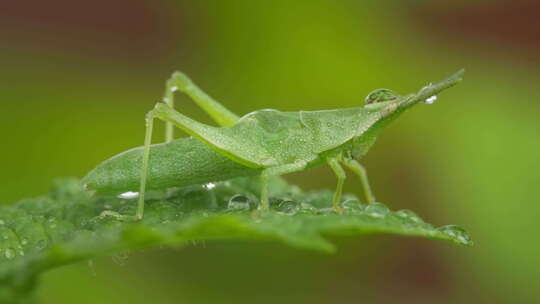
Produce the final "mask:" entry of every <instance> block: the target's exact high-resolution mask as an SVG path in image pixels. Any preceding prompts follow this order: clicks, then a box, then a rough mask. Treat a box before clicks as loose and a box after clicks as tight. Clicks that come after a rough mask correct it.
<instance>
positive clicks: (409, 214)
mask: <svg viewBox="0 0 540 304" xmlns="http://www.w3.org/2000/svg"><path fill="white" fill-rule="evenodd" d="M396 215H397V216H399V217H400V218H402V219H404V220H408V221H411V222H414V223H422V222H423V221H422V219H421V218H420V217H419V216H418V215H416V213H414V212H413V211H411V210H407V209H403V210H399V211H397V212H396Z"/></svg>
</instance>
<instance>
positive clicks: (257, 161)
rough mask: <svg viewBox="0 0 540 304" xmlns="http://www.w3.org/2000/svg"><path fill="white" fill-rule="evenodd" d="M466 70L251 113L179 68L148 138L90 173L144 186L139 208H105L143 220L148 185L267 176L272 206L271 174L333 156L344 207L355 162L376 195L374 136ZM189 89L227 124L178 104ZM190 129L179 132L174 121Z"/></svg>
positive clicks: (96, 178) (129, 186)
mask: <svg viewBox="0 0 540 304" xmlns="http://www.w3.org/2000/svg"><path fill="white" fill-rule="evenodd" d="M463 72H464V71H463V70H460V71H458V72H457V73H455V74H454V75H452V76H450V77H448V78H446V79H445V80H443V81H440V82H438V83H435V84H429V85H427V86H425V87H423V88H422V89H421V90H420V91H418V93H416V94H410V95H407V96H399V95H397V94H395V93H394V92H392V91H390V90H388V89H378V90H375V91H373V92H372V93H370V94H369V95H368V96H367V97H366V99H365V105H364V106H361V107H356V108H346V109H336V110H324V111H299V112H280V111H277V110H270V109H267V110H259V111H255V112H251V113H249V114H247V115H245V116H243V117H239V116H238V115H236V114H234V113H233V112H231V111H230V110H228V109H227V108H225V107H224V106H223V105H221V104H220V103H219V102H217V101H215V100H214V99H212V98H211V97H210V96H209V95H208V94H206V93H205V92H203V91H202V90H201V89H200V88H199V87H197V86H196V85H195V84H194V83H193V82H192V81H191V80H190V79H189V78H188V77H187V76H186V75H185V74H183V73H180V72H175V73H174V74H173V75H172V77H171V78H170V79H169V80H168V81H167V85H166V90H165V97H164V102H158V103H157V104H156V106H155V107H154V108H153V109H152V110H151V111H150V112H148V114H147V115H146V135H145V140H144V146H143V147H139V148H135V149H132V150H129V151H126V152H123V153H121V154H119V155H116V156H114V157H112V158H110V159H108V160H106V161H104V162H103V163H101V164H100V165H98V166H97V167H96V168H95V169H93V170H92V171H91V172H89V173H88V175H87V176H86V177H84V178H83V183H84V184H85V187H86V188H87V189H91V190H94V191H96V192H97V193H123V192H127V191H133V190H135V189H139V191H138V194H139V200H138V205H137V211H136V214H135V216H129V215H121V214H118V213H116V212H111V211H104V213H103V214H102V215H103V216H113V217H116V218H118V219H126V220H129V219H135V220H140V219H142V217H143V212H144V198H145V191H146V190H147V189H167V188H172V187H183V186H188V185H195V184H206V183H210V182H216V181H224V180H227V179H231V178H235V177H247V176H260V178H261V194H260V196H261V199H260V205H259V208H260V209H261V210H263V211H265V210H269V202H268V201H269V200H268V189H267V188H268V179H269V178H270V177H272V176H280V175H284V174H287V173H292V172H298V171H303V170H306V169H309V168H312V167H315V166H318V165H322V164H325V163H326V164H328V165H329V166H330V167H331V168H332V170H333V171H334V173H335V174H336V176H337V180H338V181H337V187H336V191H335V194H334V197H333V201H332V206H333V208H334V210H335V211H336V212H339V213H341V212H343V209H342V207H341V195H342V189H343V183H344V181H345V178H346V175H345V171H344V169H343V167H342V165H343V166H345V167H347V168H349V169H350V170H351V171H352V172H354V173H355V174H356V175H358V176H359V177H360V180H361V183H362V187H363V191H364V194H365V197H366V201H367V202H368V203H373V202H375V197H374V196H373V194H372V191H371V188H370V186H369V182H368V177H367V173H366V170H365V169H364V167H363V166H362V165H361V164H360V163H359V162H358V159H360V158H361V157H362V156H364V155H365V154H366V153H367V152H368V150H369V149H370V147H371V146H372V145H373V144H374V142H375V139H376V137H377V135H378V134H379V131H380V130H382V129H383V127H385V126H386V125H388V123H389V122H391V121H393V120H394V119H395V118H397V117H398V116H399V115H400V114H401V113H403V112H404V111H405V110H407V109H409V108H410V107H412V106H413V105H415V104H417V103H420V102H425V103H431V102H432V101H433V100H434V99H435V98H436V94H438V93H439V92H440V91H442V90H444V89H446V88H449V87H451V86H453V85H455V84H457V83H458V82H460V81H461V79H462V74H463ZM175 91H181V92H183V93H185V94H187V95H188V96H189V97H191V98H192V99H193V100H194V101H195V103H197V105H198V106H200V107H201V108H202V109H203V110H204V111H205V112H207V113H208V114H209V116H210V117H212V119H214V120H215V121H216V123H217V124H218V125H219V127H214V126H210V125H206V124H203V123H200V122H197V121H195V120H193V119H191V118H189V117H187V116H185V115H183V114H181V113H179V112H177V111H176V110H174V101H173V95H174V92H175ZM156 118H157V119H161V120H163V121H165V122H166V124H167V126H166V142H165V143H162V144H154V145H152V144H151V141H152V127H153V124H154V120H155V119H156ZM174 126H176V127H178V128H179V129H181V130H183V131H185V132H186V133H188V134H189V135H191V136H190V137H185V138H179V139H174V140H173V127H174Z"/></svg>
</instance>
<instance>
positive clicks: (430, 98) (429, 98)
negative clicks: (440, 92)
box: [424, 95, 437, 104]
mask: <svg viewBox="0 0 540 304" xmlns="http://www.w3.org/2000/svg"><path fill="white" fill-rule="evenodd" d="M435 101H437V96H436V95H433V96H431V97H428V98H426V100H425V101H424V103H425V104H433V103H434V102H435Z"/></svg>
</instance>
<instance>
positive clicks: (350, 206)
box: [342, 198, 364, 211]
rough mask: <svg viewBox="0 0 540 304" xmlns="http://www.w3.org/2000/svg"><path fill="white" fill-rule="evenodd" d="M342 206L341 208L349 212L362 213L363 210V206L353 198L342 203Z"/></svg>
mask: <svg viewBox="0 0 540 304" xmlns="http://www.w3.org/2000/svg"><path fill="white" fill-rule="evenodd" d="M342 206H343V208H344V209H345V210H349V211H362V210H364V206H363V205H362V204H361V203H360V201H359V200H357V199H354V198H353V199H348V200H346V201H344V202H343V204H342Z"/></svg>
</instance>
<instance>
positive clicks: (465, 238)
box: [437, 225, 472, 245]
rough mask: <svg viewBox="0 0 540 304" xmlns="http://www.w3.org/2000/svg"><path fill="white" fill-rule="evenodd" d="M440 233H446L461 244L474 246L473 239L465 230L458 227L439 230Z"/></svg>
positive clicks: (451, 226)
mask: <svg viewBox="0 0 540 304" xmlns="http://www.w3.org/2000/svg"><path fill="white" fill-rule="evenodd" d="M437 230H439V231H440V232H443V233H445V234H446V235H448V236H450V237H452V238H453V239H454V240H457V241H458V242H459V243H461V244H464V245H470V244H472V241H471V237H470V236H469V234H468V233H467V231H465V229H463V228H461V227H459V226H456V225H447V226H443V227H439V228H437Z"/></svg>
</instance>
